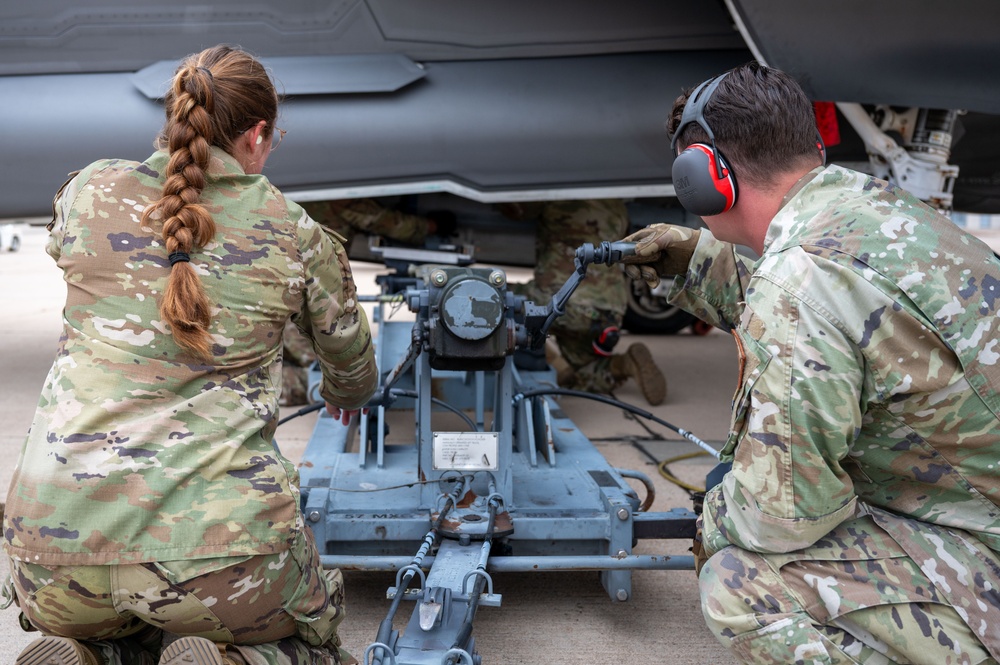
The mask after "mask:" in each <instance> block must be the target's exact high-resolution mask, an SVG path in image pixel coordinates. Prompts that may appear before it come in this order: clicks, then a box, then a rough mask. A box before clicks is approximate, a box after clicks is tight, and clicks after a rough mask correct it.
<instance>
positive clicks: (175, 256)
mask: <svg viewBox="0 0 1000 665" xmlns="http://www.w3.org/2000/svg"><path fill="white" fill-rule="evenodd" d="M167 259H168V260H169V261H170V266H171V267H173V265H174V264H175V263H181V262H184V263H188V262H189V261H191V256H190V255H189V254H188V253H187V252H172V253H171V254H170V256H168V257H167Z"/></svg>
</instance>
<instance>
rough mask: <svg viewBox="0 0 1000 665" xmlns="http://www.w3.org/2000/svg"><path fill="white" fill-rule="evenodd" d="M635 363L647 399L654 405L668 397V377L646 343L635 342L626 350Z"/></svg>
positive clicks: (641, 388) (638, 380) (637, 375)
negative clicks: (657, 363)
mask: <svg viewBox="0 0 1000 665" xmlns="http://www.w3.org/2000/svg"><path fill="white" fill-rule="evenodd" d="M626 353H627V354H628V357H629V358H631V359H632V362H634V363H635V369H636V377H635V378H636V381H637V382H638V383H639V390H640V391H641V392H642V396H643V397H645V398H646V401H647V402H649V403H650V404H651V405H653V406H657V405H659V404H663V401H664V400H665V399H667V379H666V377H665V376H663V372H661V371H660V368H659V367H657V366H656V363H655V362H654V361H653V354H652V353H651V352H650V351H649V347H647V346H646V345H645V344H641V343H639V344H633V345H632V346H630V347H629V348H628V351H626Z"/></svg>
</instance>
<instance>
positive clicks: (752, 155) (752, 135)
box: [667, 62, 820, 187]
mask: <svg viewBox="0 0 1000 665" xmlns="http://www.w3.org/2000/svg"><path fill="white" fill-rule="evenodd" d="M691 92H692V91H691V90H686V91H685V92H684V93H683V94H681V96H679V97H678V98H677V99H676V100H675V101H674V107H673V109H672V111H671V113H670V118H669V119H668V120H667V132H668V133H669V134H670V136H673V135H674V133H675V132H676V131H677V129H678V125H679V124H680V121H681V114H682V113H683V111H684V105H685V104H686V103H687V100H688V96H689V95H690V94H691ZM704 117H705V121H706V122H707V123H708V126H709V127H711V128H712V133H714V134H715V144H716V147H717V148H718V149H719V152H721V153H722V154H723V156H724V157H725V158H726V161H727V162H729V165H730V167H731V168H732V169H733V171H734V172H735V173H736V177H737V179H738V180H739V182H742V183H746V184H751V185H755V186H758V187H767V186H770V185H772V184H773V183H774V182H775V176H776V175H777V174H780V173H784V172H787V171H790V170H796V169H800V168H803V167H806V166H808V167H809V168H812V167H813V166H817V165H819V164H820V153H819V150H818V148H817V146H816V142H817V141H818V134H817V131H816V117H815V114H814V112H813V106H812V102H811V101H810V100H809V98H808V97H806V94H805V92H803V90H802V88H801V87H800V86H799V84H798V83H796V81H795V79H793V78H792V77H791V76H789V75H788V74H786V73H784V72H782V71H780V70H777V69H771V68H770V67H765V66H764V65H761V64H759V63H756V62H751V63H748V64H745V65H741V66H739V67H736V68H735V69H732V70H730V71H729V72H728V74H727V75H726V77H725V78H724V79H722V81H721V82H720V83H719V87H718V88H716V89H715V92H714V93H713V94H712V97H711V99H710V101H709V102H708V105H707V106H706V107H705V111H704ZM707 140H708V135H707V134H706V133H705V130H704V129H702V128H701V127H700V126H699V125H698V124H696V123H689V124H688V125H686V126H685V127H683V128H682V129H681V134H680V136H678V137H677V147H678V149H679V150H683V149H684V148H686V147H687V146H689V145H691V144H692V143H698V142H702V141H707Z"/></svg>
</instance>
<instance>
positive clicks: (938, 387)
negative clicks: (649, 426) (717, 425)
mask: <svg viewBox="0 0 1000 665" xmlns="http://www.w3.org/2000/svg"><path fill="white" fill-rule="evenodd" d="M670 299H671V301H672V302H673V303H675V304H678V305H680V306H681V307H683V308H685V309H687V310H688V311H691V312H693V313H694V314H696V315H698V316H699V317H701V318H702V319H704V320H706V321H709V322H712V323H714V324H715V325H717V326H719V327H721V328H723V329H727V330H729V329H732V330H733V333H734V335H735V337H736V340H737V343H738V346H739V349H740V354H741V356H742V357H743V359H744V360H743V362H742V363H741V371H740V374H741V376H740V382H739V387H738V390H737V393H736V395H735V398H734V409H733V421H732V423H731V433H730V437H729V440H728V441H727V443H726V446H725V448H724V450H723V455H724V458H728V459H731V460H732V461H733V469H732V471H731V472H730V473H729V474H727V475H726V476H725V479H724V480H723V482H722V484H721V486H720V487H717V488H716V489H715V490H714V491H712V492H710V493H709V495H708V497H707V499H706V502H705V514H704V543H705V546H706V548H707V550H708V551H709V553H712V552H718V551H720V550H723V548H725V547H726V546H727V545H730V544H732V545H735V546H737V547H738V548H742V549H743V550H747V551H749V552H758V553H764V554H766V555H774V554H779V553H790V554H788V555H787V556H788V557H791V558H795V556H796V555H797V554H798V553H799V552H802V551H805V550H806V548H809V547H810V546H813V545H814V544H815V543H817V541H819V540H820V539H821V538H823V537H824V536H826V535H827V534H828V533H829V532H830V531H831V530H832V529H834V528H835V527H837V526H838V525H840V524H842V523H844V522H845V521H846V520H850V519H853V518H856V517H859V516H864V515H868V516H871V517H872V518H873V519H874V520H875V523H876V524H877V525H878V526H879V527H880V528H882V529H885V531H886V532H887V533H888V534H889V535H890V536H891V542H892V543H893V547H894V548H895V549H894V550H893V551H891V552H887V551H885V549H883V551H882V552H881V555H886V556H895V555H900V556H903V555H906V556H909V557H910V558H911V559H912V560H913V561H914V562H915V563H916V564H917V565H918V566H919V567H920V569H921V570H922V571H923V572H924V574H926V576H927V578H928V579H930V580H932V581H933V582H934V584H935V586H936V588H937V591H938V592H939V593H940V594H941V597H942V598H943V599H944V602H946V603H948V604H950V605H951V606H952V607H954V608H955V609H956V611H957V612H958V613H959V614H960V615H961V616H962V617H963V619H964V620H965V621H966V623H967V624H968V626H969V629H970V630H971V631H972V633H973V634H975V635H976V636H977V638H979V639H980V640H981V641H982V642H983V644H984V645H985V646H986V647H987V648H989V649H990V651H991V652H992V653H993V655H994V657H996V656H997V654H998V653H1000V637H998V635H1000V631H997V630H996V626H998V625H1000V596H998V593H997V590H998V588H1000V560H998V559H997V555H996V553H997V552H1000V482H998V471H1000V415H998V414H1000V260H998V259H997V257H996V256H994V254H993V252H992V251H991V250H990V249H989V247H987V246H986V245H985V244H984V243H982V242H981V241H979V240H977V239H976V238H974V237H972V236H971V235H969V234H967V233H965V232H963V231H961V230H960V229H958V228H957V227H956V226H955V225H954V223H953V222H951V221H950V220H949V219H947V218H946V217H943V216H941V215H939V214H938V213H937V212H935V211H934V210H932V209H931V208H929V207H927V206H925V205H924V204H922V203H921V202H920V201H918V200H917V199H915V198H914V197H913V196H911V195H910V194H908V193H907V192H904V191H902V190H900V189H898V188H895V187H893V186H890V185H888V184H886V183H885V182H883V181H880V180H876V179H873V178H870V177H868V176H865V175H863V174H859V173H856V172H853V171H850V170H847V169H843V168H840V167H837V166H830V167H826V168H825V169H817V170H815V171H814V172H812V173H810V174H809V175H807V176H806V177H804V178H803V179H802V180H800V182H799V183H798V184H797V185H796V187H794V188H793V189H792V191H790V192H789V194H788V195H787V196H786V197H785V201H784V203H783V205H782V208H781V209H780V211H779V212H778V214H777V216H776V217H775V219H774V220H773V221H772V223H771V226H770V228H769V231H768V234H767V238H766V243H765V252H764V255H763V257H761V258H760V259H759V260H758V261H756V262H754V261H753V260H752V259H748V258H746V257H745V256H743V255H741V254H739V253H737V252H736V251H735V248H734V247H733V246H732V245H730V244H728V243H723V242H720V241H718V240H716V239H714V238H713V237H712V235H711V234H710V233H708V232H703V233H702V234H701V238H700V240H699V244H698V247H697V249H696V251H695V253H694V256H693V257H692V259H691V262H690V265H689V269H688V271H687V274H686V275H683V276H681V277H678V278H677V279H676V280H675V282H674V286H673V289H672V291H671V294H670ZM843 547H844V551H843V553H842V554H841V556H840V558H844V559H858V560H867V559H871V558H872V556H871V553H870V552H866V551H864V550H863V548H861V547H860V546H859V545H858V544H857V543H856V542H852V541H851V540H847V541H845V542H844V543H843ZM767 558H768V560H772V559H771V556H768V557H767ZM876 558H881V556H880V557H876ZM730 581H731V580H725V581H724V584H722V585H720V586H719V590H718V593H726V591H725V588H726V586H725V585H726V584H729V582H730ZM818 583H819V582H817V584H818ZM838 588H839V587H836V586H834V587H832V588H830V589H828V590H827V593H828V594H829V595H831V596H832V595H835V594H837V593H838ZM845 591H846V590H845ZM729 592H730V593H734V594H738V593H739V591H738V590H732V589H731V590H730V591H729ZM761 662H765V661H761ZM767 662H769V661H767ZM956 662H957V661H956Z"/></svg>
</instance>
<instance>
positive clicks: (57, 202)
mask: <svg viewBox="0 0 1000 665" xmlns="http://www.w3.org/2000/svg"><path fill="white" fill-rule="evenodd" d="M80 180H81V177H80V172H79V171H74V172H73V173H70V174H69V180H67V181H66V182H64V183H63V186H62V187H60V188H59V191H58V192H56V195H55V198H53V199H52V221H51V222H49V223H48V225H47V226H46V227H45V228H47V229H48V230H49V239H48V240H47V241H46V243H45V253H46V254H48V255H49V256H51V257H52V258H53V259H55V260H56V261H58V260H59V257H60V256H61V255H62V242H63V233H65V231H66V218H67V217H68V216H69V214H70V211H71V210H72V209H73V201H74V200H75V199H76V195H77V193H78V191H79V181H80Z"/></svg>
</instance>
